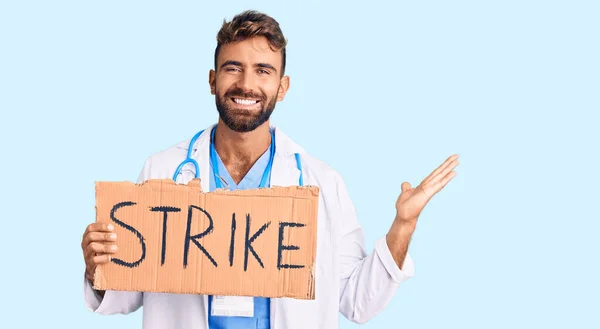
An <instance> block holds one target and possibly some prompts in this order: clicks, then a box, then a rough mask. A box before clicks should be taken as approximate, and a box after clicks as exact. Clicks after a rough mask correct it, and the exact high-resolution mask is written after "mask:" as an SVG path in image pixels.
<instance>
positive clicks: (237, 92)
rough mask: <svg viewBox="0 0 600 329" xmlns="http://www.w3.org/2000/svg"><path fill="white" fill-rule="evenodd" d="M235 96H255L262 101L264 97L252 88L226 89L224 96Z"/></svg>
mask: <svg viewBox="0 0 600 329" xmlns="http://www.w3.org/2000/svg"><path fill="white" fill-rule="evenodd" d="M236 96H237V97H239V98H256V99H259V100H261V101H264V100H265V98H266V97H265V96H264V95H262V94H260V93H257V92H254V91H252V90H244V89H242V88H233V89H230V90H228V91H227V92H226V93H225V97H236Z"/></svg>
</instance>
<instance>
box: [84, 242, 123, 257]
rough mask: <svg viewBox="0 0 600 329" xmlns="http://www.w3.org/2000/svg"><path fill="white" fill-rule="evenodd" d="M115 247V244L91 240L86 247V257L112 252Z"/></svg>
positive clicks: (115, 249)
mask: <svg viewBox="0 0 600 329" xmlns="http://www.w3.org/2000/svg"><path fill="white" fill-rule="evenodd" d="M117 249H118V248H117V245H114V244H104V243H99V242H92V243H90V244H89V245H88V247H87V248H86V254H87V255H88V257H92V256H93V255H94V254H114V253H115V252H117Z"/></svg>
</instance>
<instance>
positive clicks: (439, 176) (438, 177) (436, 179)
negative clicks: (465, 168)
mask: <svg viewBox="0 0 600 329" xmlns="http://www.w3.org/2000/svg"><path fill="white" fill-rule="evenodd" d="M458 164H459V163H458V159H455V160H454V161H452V162H450V163H449V164H448V166H446V167H445V168H444V170H442V171H440V172H439V173H438V174H437V175H435V176H433V177H431V179H430V180H429V182H427V184H437V183H438V182H439V181H440V180H441V179H443V178H444V177H446V175H448V173H449V172H451V171H452V170H454V168H456V166H458Z"/></svg>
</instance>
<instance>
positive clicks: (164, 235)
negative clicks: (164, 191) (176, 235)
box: [150, 207, 181, 266]
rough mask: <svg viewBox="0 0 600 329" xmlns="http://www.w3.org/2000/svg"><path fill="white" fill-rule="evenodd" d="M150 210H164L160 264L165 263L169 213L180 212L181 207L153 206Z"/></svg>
mask: <svg viewBox="0 0 600 329" xmlns="http://www.w3.org/2000/svg"><path fill="white" fill-rule="evenodd" d="M150 211H162V212H163V213H164V216H163V232H162V251H161V254H160V265H161V266H162V265H163V264H164V263H165V253H166V250H167V215H168V214H169V212H180V211H181V209H179V208H175V207H152V208H150Z"/></svg>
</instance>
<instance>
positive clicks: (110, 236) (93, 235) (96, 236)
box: [82, 232, 117, 248]
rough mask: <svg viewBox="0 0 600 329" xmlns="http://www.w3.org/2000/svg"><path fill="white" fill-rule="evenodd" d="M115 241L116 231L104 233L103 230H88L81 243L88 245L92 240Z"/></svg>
mask: <svg viewBox="0 0 600 329" xmlns="http://www.w3.org/2000/svg"><path fill="white" fill-rule="evenodd" d="M115 241H117V234H116V233H105V232H90V233H88V234H86V235H85V237H84V238H83V241H82V245H83V247H84V248H85V246H87V245H89V244H90V243H92V242H115Z"/></svg>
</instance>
